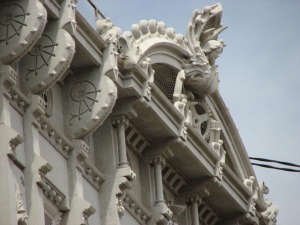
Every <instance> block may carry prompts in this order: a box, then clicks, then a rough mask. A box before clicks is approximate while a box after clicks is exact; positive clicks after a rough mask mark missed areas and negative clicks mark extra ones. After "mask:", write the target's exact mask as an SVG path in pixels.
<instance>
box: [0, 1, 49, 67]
mask: <svg viewBox="0 0 300 225" xmlns="http://www.w3.org/2000/svg"><path fill="white" fill-rule="evenodd" d="M0 15H1V18H0V65H1V64H12V63H14V62H15V61H16V60H18V59H20V58H21V57H23V56H24V55H25V54H26V53H27V51H28V49H30V48H31V47H32V46H33V45H34V44H35V43H36V41H37V40H38V38H39V37H40V36H41V34H42V32H43V30H44V28H45V25H46V22H47V10H46V9H45V8H44V6H43V5H42V4H41V3H40V1H36V0H23V1H17V0H5V1H1V3H0Z"/></svg>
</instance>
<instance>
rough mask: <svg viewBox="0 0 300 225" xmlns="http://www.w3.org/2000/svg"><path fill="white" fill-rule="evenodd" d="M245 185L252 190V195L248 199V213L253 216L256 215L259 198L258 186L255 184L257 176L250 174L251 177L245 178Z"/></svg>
mask: <svg viewBox="0 0 300 225" xmlns="http://www.w3.org/2000/svg"><path fill="white" fill-rule="evenodd" d="M244 185H245V186H246V187H247V188H248V190H249V191H250V192H251V194H252V196H251V197H250V199H249V200H248V206H247V208H248V213H249V214H250V215H251V216H255V214H256V201H257V199H258V187H256V185H255V177H254V176H250V177H249V179H247V178H246V179H244Z"/></svg>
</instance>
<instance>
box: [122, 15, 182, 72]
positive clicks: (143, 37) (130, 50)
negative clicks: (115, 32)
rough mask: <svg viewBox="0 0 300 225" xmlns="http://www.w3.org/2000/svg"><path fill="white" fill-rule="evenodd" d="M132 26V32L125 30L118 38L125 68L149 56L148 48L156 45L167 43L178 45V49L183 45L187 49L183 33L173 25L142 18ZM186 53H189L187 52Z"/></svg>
mask: <svg viewBox="0 0 300 225" xmlns="http://www.w3.org/2000/svg"><path fill="white" fill-rule="evenodd" d="M131 28H132V30H131V32H129V31H126V32H124V33H123V34H122V35H121V36H120V38H119V40H118V45H119V46H120V55H119V58H118V60H119V62H120V63H121V64H122V65H123V67H124V68H125V69H127V68H132V67H133V65H134V64H138V63H139V62H141V61H142V60H144V59H145V58H147V50H149V49H150V48H151V47H152V46H155V45H160V44H162V43H165V44H166V43H167V44H171V45H174V46H176V47H175V48H176V49H177V50H178V49H179V47H183V49H182V51H185V50H187V47H186V44H185V41H184V40H185V39H184V37H183V35H182V34H175V30H174V29H173V28H171V27H169V28H167V27H166V25H165V23H164V22H161V21H160V22H157V21H156V20H153V19H152V20H149V21H147V20H141V21H140V23H139V24H133V25H132V27H131ZM161 46H162V47H164V45H161ZM169 46H170V45H169ZM185 54H186V55H188V53H187V52H185Z"/></svg>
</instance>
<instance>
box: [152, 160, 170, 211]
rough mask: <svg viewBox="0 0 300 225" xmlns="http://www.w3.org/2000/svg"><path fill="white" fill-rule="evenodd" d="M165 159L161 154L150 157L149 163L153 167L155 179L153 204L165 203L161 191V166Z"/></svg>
mask: <svg viewBox="0 0 300 225" xmlns="http://www.w3.org/2000/svg"><path fill="white" fill-rule="evenodd" d="M165 163H166V162H165V159H164V158H163V157H162V156H157V157H155V158H152V159H150V165H152V166H153V167H154V179H155V193H156V199H155V204H157V205H160V204H161V203H165V200H164V192H163V190H164V189H163V180H162V173H161V172H162V166H164V165H165Z"/></svg>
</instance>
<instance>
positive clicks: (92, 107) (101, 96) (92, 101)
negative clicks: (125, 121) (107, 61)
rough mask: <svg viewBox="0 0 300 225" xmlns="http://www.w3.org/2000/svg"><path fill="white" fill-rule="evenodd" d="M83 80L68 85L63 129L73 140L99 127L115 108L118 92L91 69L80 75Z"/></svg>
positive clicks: (104, 77) (96, 71) (109, 82)
mask: <svg viewBox="0 0 300 225" xmlns="http://www.w3.org/2000/svg"><path fill="white" fill-rule="evenodd" d="M82 75H83V77H84V79H82V78H78V79H76V80H74V81H72V82H69V84H68V86H67V89H66V93H67V96H68V98H67V105H68V110H67V111H66V112H67V115H66V117H67V121H66V123H67V124H66V127H67V129H68V130H69V132H70V134H71V135H72V136H73V138H77V139H78V138H83V137H84V136H86V135H87V134H89V133H90V132H92V131H94V130H95V129H96V128H97V127H98V126H100V125H101V124H102V123H103V121H104V120H105V119H106V117H107V116H108V115H109V113H110V112H111V110H112V107H113V106H114V104H115V101H116V98H117V88H116V86H115V85H114V83H113V82H112V81H111V79H109V78H108V77H106V76H102V77H101V78H100V76H99V75H100V74H99V71H98V70H97V69H92V70H90V71H85V72H83V73H82Z"/></svg>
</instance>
